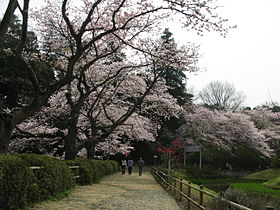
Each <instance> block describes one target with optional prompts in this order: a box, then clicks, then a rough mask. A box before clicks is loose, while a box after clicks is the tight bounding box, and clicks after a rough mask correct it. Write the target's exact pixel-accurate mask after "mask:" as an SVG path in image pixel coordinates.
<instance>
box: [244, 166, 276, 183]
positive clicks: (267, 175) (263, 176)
mask: <svg viewBox="0 0 280 210" xmlns="http://www.w3.org/2000/svg"><path fill="white" fill-rule="evenodd" d="M277 177H280V169H273V168H270V169H266V170H263V171H259V172H257V173H253V174H249V175H248V176H245V177H243V178H245V179H259V180H265V181H267V180H270V179H275V178H277Z"/></svg>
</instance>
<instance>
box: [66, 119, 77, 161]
mask: <svg viewBox="0 0 280 210" xmlns="http://www.w3.org/2000/svg"><path fill="white" fill-rule="evenodd" d="M71 124H72V123H71ZM76 136H77V128H76V126H73V124H72V125H70V126H69V128H68V135H67V137H66V142H65V160H75V158H76V154H77V150H76Z"/></svg>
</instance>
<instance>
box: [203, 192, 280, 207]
mask: <svg viewBox="0 0 280 210" xmlns="http://www.w3.org/2000/svg"><path fill="white" fill-rule="evenodd" d="M223 197H224V198H225V199H227V200H231V201H233V202H235V203H238V204H241V205H243V206H246V207H248V208H251V209H254V210H262V209H265V208H266V206H273V207H274V208H275V209H279V207H280V203H279V201H277V200H276V199H273V198H271V197H269V196H266V195H256V194H251V193H249V192H246V191H243V190H240V189H232V188H229V189H228V190H227V191H226V192H225V193H224V195H223ZM208 205H209V207H208V209H211V210H220V209H228V205H227V204H225V202H223V201H221V200H220V199H214V200H212V201H211V202H210V203H209V204H208ZM231 209H236V208H231Z"/></svg>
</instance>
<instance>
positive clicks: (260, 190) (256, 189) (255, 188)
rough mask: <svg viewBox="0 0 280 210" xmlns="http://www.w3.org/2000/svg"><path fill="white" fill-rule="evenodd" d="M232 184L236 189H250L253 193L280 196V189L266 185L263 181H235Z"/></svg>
mask: <svg viewBox="0 0 280 210" xmlns="http://www.w3.org/2000/svg"><path fill="white" fill-rule="evenodd" d="M230 186H231V187H232V188H234V189H241V190H245V191H249V192H250V193H253V194H267V195H269V196H273V197H275V198H280V190H277V189H271V188H269V187H266V186H264V185H263V183H233V184H231V185H230Z"/></svg>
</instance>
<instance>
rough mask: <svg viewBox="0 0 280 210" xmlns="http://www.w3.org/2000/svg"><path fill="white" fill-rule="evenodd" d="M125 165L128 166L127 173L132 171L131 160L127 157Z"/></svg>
mask: <svg viewBox="0 0 280 210" xmlns="http://www.w3.org/2000/svg"><path fill="white" fill-rule="evenodd" d="M127 167H128V174H129V175H131V173H132V168H133V160H131V159H129V160H128V161H127Z"/></svg>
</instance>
